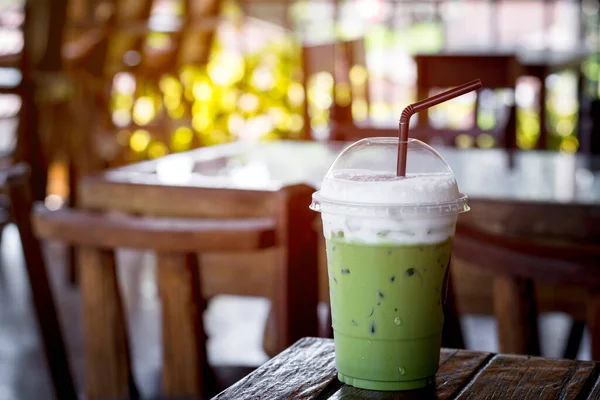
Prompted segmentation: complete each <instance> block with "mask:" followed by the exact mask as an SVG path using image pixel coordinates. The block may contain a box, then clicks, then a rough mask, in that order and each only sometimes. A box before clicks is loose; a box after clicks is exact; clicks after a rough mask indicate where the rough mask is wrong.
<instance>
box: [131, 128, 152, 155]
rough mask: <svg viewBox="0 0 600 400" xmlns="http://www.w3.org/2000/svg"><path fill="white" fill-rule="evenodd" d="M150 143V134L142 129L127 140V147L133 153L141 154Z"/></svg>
mask: <svg viewBox="0 0 600 400" xmlns="http://www.w3.org/2000/svg"><path fill="white" fill-rule="evenodd" d="M149 143H150V134H149V133H148V131H146V130H144V129H138V130H136V131H135V132H133V134H132V135H131V137H130V138H129V146H130V147H131V149H132V150H133V151H137V152H138V153H139V152H142V151H144V150H146V147H148V144H149Z"/></svg>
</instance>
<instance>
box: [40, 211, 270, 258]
mask: <svg viewBox="0 0 600 400" xmlns="http://www.w3.org/2000/svg"><path fill="white" fill-rule="evenodd" d="M33 223H34V227H35V230H36V234H37V235H38V237H41V238H44V239H50V240H58V241H61V242H65V243H69V244H73V245H81V246H94V247H100V248H119V247H121V248H134V249H152V250H156V251H169V252H196V251H197V252H202V251H244V250H253V249H261V248H266V247H271V246H273V245H274V243H275V223H274V221H273V220H272V219H269V218H255V219H236V220H207V219H203V220H190V219H187V220H186V219H175V218H146V217H131V216H122V215H118V216H114V217H113V216H107V215H103V214H95V213H89V212H84V211H74V210H67V209H62V210H56V211H49V210H47V209H40V210H39V211H37V212H36V213H35V214H34V216H33Z"/></svg>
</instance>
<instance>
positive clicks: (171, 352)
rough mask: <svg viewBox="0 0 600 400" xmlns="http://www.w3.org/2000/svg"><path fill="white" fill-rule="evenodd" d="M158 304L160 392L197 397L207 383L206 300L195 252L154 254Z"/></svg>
mask: <svg viewBox="0 0 600 400" xmlns="http://www.w3.org/2000/svg"><path fill="white" fill-rule="evenodd" d="M157 274H158V286H159V291H160V297H161V303H162V342H163V372H162V381H163V391H164V394H165V395H166V396H173V397H177V396H182V397H186V396H200V395H202V394H203V391H205V390H206V389H207V388H206V387H205V384H207V383H210V382H211V381H209V380H208V379H206V382H205V381H204V380H205V379H204V378H206V377H207V375H208V374H209V368H208V362H207V358H206V347H205V343H206V335H205V333H204V328H203V323H202V314H203V312H204V310H205V308H206V302H205V300H204V299H203V298H202V294H201V291H200V290H201V289H200V288H201V286H200V285H201V281H200V280H201V276H200V270H199V265H198V257H197V256H196V255H195V254H187V255H186V254H174V253H159V254H157Z"/></svg>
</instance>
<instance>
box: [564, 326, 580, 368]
mask: <svg viewBox="0 0 600 400" xmlns="http://www.w3.org/2000/svg"><path fill="white" fill-rule="evenodd" d="M584 329H585V323H584V322H583V321H575V320H574V321H573V322H572V323H571V330H570V331H569V338H568V339H567V344H566V346H565V350H564V351H563V358H566V359H568V360H575V359H576V358H577V353H578V352H579V348H580V347H581V339H582V338H583V331H584Z"/></svg>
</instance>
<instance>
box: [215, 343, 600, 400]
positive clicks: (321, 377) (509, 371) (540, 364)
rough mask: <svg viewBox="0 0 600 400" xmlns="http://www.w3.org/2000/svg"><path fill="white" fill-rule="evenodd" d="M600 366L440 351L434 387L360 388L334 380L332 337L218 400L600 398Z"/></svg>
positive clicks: (289, 355) (304, 347) (280, 359)
mask: <svg viewBox="0 0 600 400" xmlns="http://www.w3.org/2000/svg"><path fill="white" fill-rule="evenodd" d="M599 373H600V364H595V363H593V362H583V361H572V360H559V359H548V358H541V357H531V356H518V355H506V354H490V353H484V352H478V351H468V350H451V349H442V350H441V355H440V369H439V371H438V373H437V375H436V380H435V386H432V387H430V388H426V389H419V390H412V391H406V392H378V391H369V390H362V389H357V388H354V387H351V386H348V385H345V384H343V383H341V382H339V381H338V380H337V378H336V375H337V373H336V370H335V357H334V344H333V340H331V339H321V338H304V339H301V340H299V341H298V342H296V343H295V344H294V345H293V346H292V347H290V348H289V349H287V350H285V351H284V352H282V353H281V354H279V355H278V356H277V357H275V358H273V359H271V360H270V361H269V362H267V363H266V364H265V365H263V366H262V367H260V368H258V369H257V370H256V371H254V372H252V373H251V374H249V375H248V376H247V377H246V378H244V379H242V380H241V381H239V382H238V383H236V384H235V385H233V386H231V387H230V388H228V389H227V390H225V391H224V392H222V393H220V394H219V395H217V396H216V397H215V398H214V399H218V400H224V399H258V398H260V399H318V400H323V399H337V400H340V399H343V400H354V399H373V400H375V399H377V400H380V399H385V400H392V399H394V400H413V399H564V400H567V399H598V398H600V397H598V395H600V381H599V379H598V375H599Z"/></svg>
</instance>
